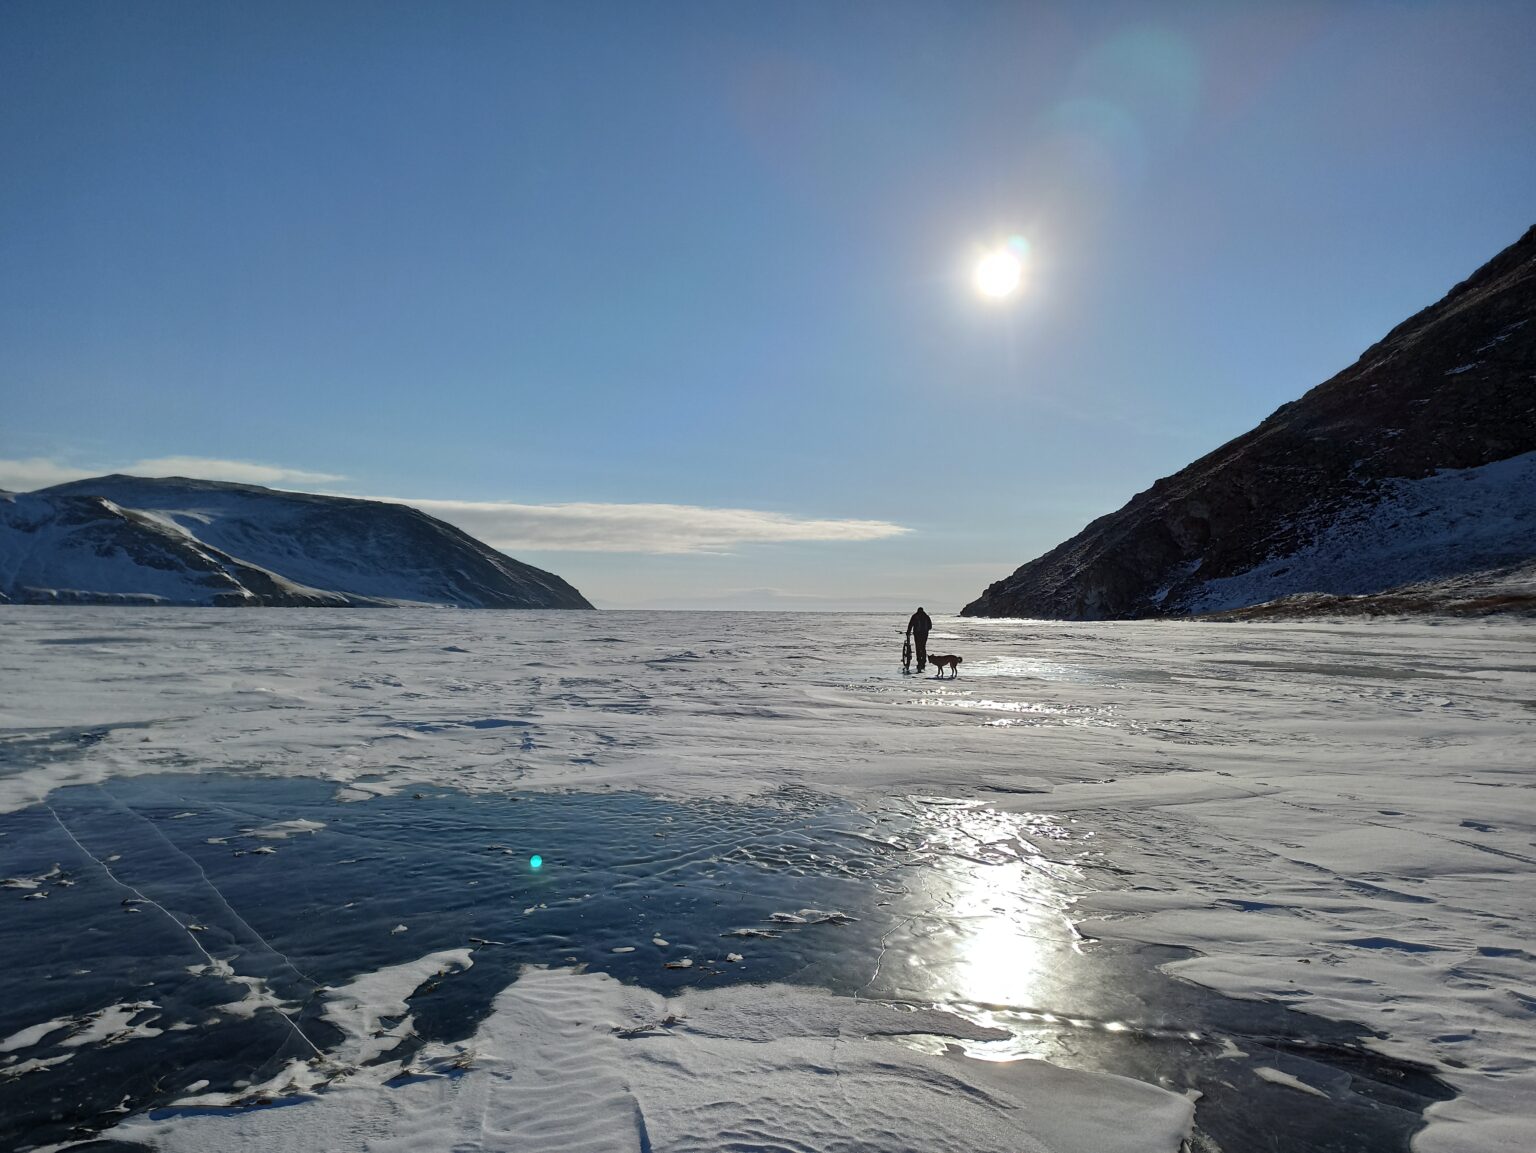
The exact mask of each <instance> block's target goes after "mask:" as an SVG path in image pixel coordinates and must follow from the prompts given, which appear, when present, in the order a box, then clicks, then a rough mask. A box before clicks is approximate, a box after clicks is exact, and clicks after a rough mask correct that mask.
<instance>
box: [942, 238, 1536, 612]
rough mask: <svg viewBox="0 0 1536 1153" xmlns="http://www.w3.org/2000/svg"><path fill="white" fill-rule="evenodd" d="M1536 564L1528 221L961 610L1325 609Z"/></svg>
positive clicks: (1534, 249)
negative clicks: (1374, 338)
mask: <svg viewBox="0 0 1536 1153" xmlns="http://www.w3.org/2000/svg"><path fill="white" fill-rule="evenodd" d="M1533 557H1536V228H1532V229H1531V230H1529V231H1528V232H1526V234H1525V235H1524V236H1522V237H1521V238H1520V239H1519V240H1518V241H1517V242H1516V243H1514V244H1513V245H1511V246H1510V247H1509V248H1507V249H1505V250H1504V251H1503V252H1501V253H1500V254H1499V255H1498V256H1496V257H1494V258H1493V259H1492V260H1491V261H1489V262H1488V263H1487V264H1485V265H1484V266H1483V267H1482V268H1480V269H1478V271H1477V272H1476V273H1474V274H1473V275H1472V276H1471V277H1470V278H1468V279H1467V280H1465V281H1463V282H1462V283H1461V284H1458V285H1457V286H1456V287H1455V288H1453V289H1452V290H1451V291H1450V292H1449V293H1448V294H1447V295H1446V297H1445V298H1444V299H1443V300H1441V301H1440V302H1439V303H1438V304H1435V305H1432V306H1431V307H1429V308H1426V309H1424V310H1423V311H1422V312H1420V313H1418V314H1417V315H1415V316H1413V317H1410V318H1409V319H1408V320H1406V321H1404V322H1403V323H1402V324H1400V325H1398V326H1397V327H1396V328H1394V329H1393V330H1392V331H1391V332H1389V333H1388V334H1387V335H1386V337H1385V338H1384V339H1383V340H1381V341H1380V342H1379V343H1377V344H1375V345H1373V346H1372V347H1371V348H1369V349H1367V350H1366V352H1365V354H1364V355H1362V356H1361V357H1360V359H1359V361H1357V362H1356V363H1355V364H1354V365H1352V366H1351V367H1349V368H1347V369H1345V370H1344V371H1343V372H1341V373H1339V374H1338V375H1337V376H1335V377H1333V378H1332V379H1331V380H1328V381H1325V382H1324V383H1322V384H1320V385H1318V386H1317V387H1316V388H1314V389H1312V390H1311V391H1310V392H1308V393H1307V394H1306V395H1305V396H1303V397H1301V399H1299V400H1295V401H1292V402H1291V403H1289V404H1285V405H1282V406H1281V407H1280V408H1279V409H1278V410H1277V411H1276V412H1275V413H1274V414H1272V415H1271V416H1270V417H1269V418H1268V419H1266V420H1265V421H1264V422H1263V423H1262V424H1260V425H1259V426H1258V427H1257V428H1255V429H1253V430H1252V431H1251V432H1248V433H1245V434H1244V435H1243V436H1240V437H1238V438H1237V439H1235V440H1233V441H1230V442H1228V443H1227V444H1224V445H1222V446H1221V447H1220V448H1218V449H1217V450H1216V451H1215V452H1212V453H1210V454H1208V455H1206V456H1204V457H1201V458H1200V459H1199V460H1197V461H1195V462H1194V463H1193V464H1191V465H1189V466H1188V467H1186V468H1184V469H1183V470H1181V471H1180V472H1177V473H1175V474H1174V475H1173V476H1170V477H1165V478H1164V479H1162V480H1159V481H1158V482H1156V483H1155V484H1154V485H1153V486H1152V487H1151V488H1150V489H1148V490H1147V491H1146V492H1142V493H1138V494H1137V495H1136V496H1134V497H1132V498H1131V501H1130V503H1128V504H1127V505H1126V506H1125V507H1124V508H1122V509H1120V510H1119V511H1118V512H1114V513H1110V514H1109V515H1108V516H1104V517H1100V518H1099V519H1098V520H1096V521H1094V522H1093V523H1092V524H1090V525H1088V527H1087V528H1085V529H1084V530H1083V531H1082V532H1080V533H1078V534H1077V535H1076V536H1075V537H1073V538H1072V539H1071V540H1068V541H1066V542H1065V543H1063V544H1060V545H1058V546H1057V547H1056V548H1054V549H1052V550H1051V551H1050V552H1048V553H1046V554H1045V555H1044V556H1041V557H1038V558H1036V559H1035V560H1032V561H1030V562H1029V563H1028V564H1026V565H1024V566H1023V567H1022V568H1020V569H1018V570H1017V571H1015V572H1014V573H1013V575H1012V576H1010V577H1007V578H1006V579H1004V580H1001V581H998V582H997V583H996V584H993V585H992V586H990V587H989V588H988V589H987V590H986V591H985V592H984V593H982V595H981V596H980V597H979V598H977V599H976V600H975V601H972V602H971V603H970V604H969V605H967V606H966V607H965V609H964V610H963V612H964V614H965V615H967V616H1018V617H1043V618H1056V619H1070V620H1104V619H1115V618H1125V617H1150V616H1164V615H1184V614H1189V613H1197V612H1217V611H1231V610H1237V609H1241V608H1243V607H1245V606H1251V605H1255V604H1259V603H1262V602H1269V601H1274V600H1277V599H1278V598H1288V597H1289V598H1295V597H1298V596H1299V595H1300V594H1323V595H1322V598H1321V599H1317V598H1313V599H1312V601H1311V602H1308V603H1315V604H1324V603H1329V602H1328V600H1327V598H1328V597H1341V596H1350V597H1362V596H1370V595H1374V594H1379V593H1383V592H1386V591H1387V590H1391V589H1395V588H1398V587H1399V586H1406V585H1414V586H1419V585H1423V584H1424V582H1433V581H1441V580H1445V579H1449V578H1464V577H1467V576H1469V575H1470V574H1475V573H1477V572H1484V571H1486V572H1489V573H1492V574H1507V573H1508V572H1510V571H1525V570H1522V569H1520V567H1519V566H1521V565H1522V563H1523V562H1525V561H1528V560H1530V559H1531V558H1533ZM1498 580H1499V581H1501V582H1503V583H1502V584H1500V587H1506V586H1507V584H1508V577H1507V575H1506V576H1499V577H1498ZM1519 599H1520V598H1519V597H1515V598H1514V600H1516V601H1518V600H1519ZM1389 600H1390V598H1389ZM1410 601H1411V598H1410V599H1408V600H1399V601H1397V602H1390V603H1397V604H1407V603H1410ZM1295 603H1296V604H1301V603H1303V602H1301V601H1297V602H1295ZM1383 603H1388V602H1383Z"/></svg>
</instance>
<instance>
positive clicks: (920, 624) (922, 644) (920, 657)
mask: <svg viewBox="0 0 1536 1153" xmlns="http://www.w3.org/2000/svg"><path fill="white" fill-rule="evenodd" d="M931 628H933V621H932V620H931V619H930V618H929V616H928V614H927V613H925V612H924V611H923V606H922V605H918V606H917V611H916V612H915V613H913V614H912V619H911V620H909V621H908V622H907V636H909V637H911V638H912V640H913V641H914V642H915V643H916V644H917V671H918V672H922V671H923V670H924V669H925V668H927V667H928V631H929V630H930V629H931Z"/></svg>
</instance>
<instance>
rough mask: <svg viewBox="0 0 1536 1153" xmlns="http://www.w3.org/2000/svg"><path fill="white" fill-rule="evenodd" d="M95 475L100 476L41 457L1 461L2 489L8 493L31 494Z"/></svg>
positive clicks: (0, 485)
mask: <svg viewBox="0 0 1536 1153" xmlns="http://www.w3.org/2000/svg"><path fill="white" fill-rule="evenodd" d="M93 475H99V474H94V473H89V472H86V471H85V470H84V469H79V468H70V467H69V466H68V465H63V464H59V463H58V462H57V461H52V460H47V459H45V458H44V457H40V456H34V457H29V458H27V459H26V460H0V488H3V489H5V490H6V491H8V492H31V491H32V490H33V489H34V488H47V487H48V486H49V485H53V484H63V483H64V482H65V481H69V480H81V479H82V478H84V477H88V476H93Z"/></svg>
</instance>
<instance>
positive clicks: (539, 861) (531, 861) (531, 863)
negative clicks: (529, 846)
mask: <svg viewBox="0 0 1536 1153" xmlns="http://www.w3.org/2000/svg"><path fill="white" fill-rule="evenodd" d="M528 867H529V868H530V869H542V868H543V867H544V858H543V857H541V856H539V855H538V854H537V853H535V854H534V855H533V856H531V857H529V858H528Z"/></svg>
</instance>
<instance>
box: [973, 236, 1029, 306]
mask: <svg viewBox="0 0 1536 1153" xmlns="http://www.w3.org/2000/svg"><path fill="white" fill-rule="evenodd" d="M1023 275H1024V266H1023V265H1022V264H1021V263H1020V262H1019V258H1018V257H1017V256H1015V255H1014V254H1013V253H1012V252H1010V251H1009V250H1008V249H1006V248H1000V249H998V250H997V251H996V252H989V253H988V254H987V255H986V256H984V257H982V258H981V261H980V263H978V264H977V265H976V288H977V290H978V291H979V292H980V293H981V294H982V295H983V296H987V297H991V298H992V299H994V300H1001V299H1003V298H1004V297H1008V296H1012V295H1013V294H1014V292H1016V291H1017V290H1018V287H1019V281H1020V279H1021V278H1022V277H1023Z"/></svg>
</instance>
